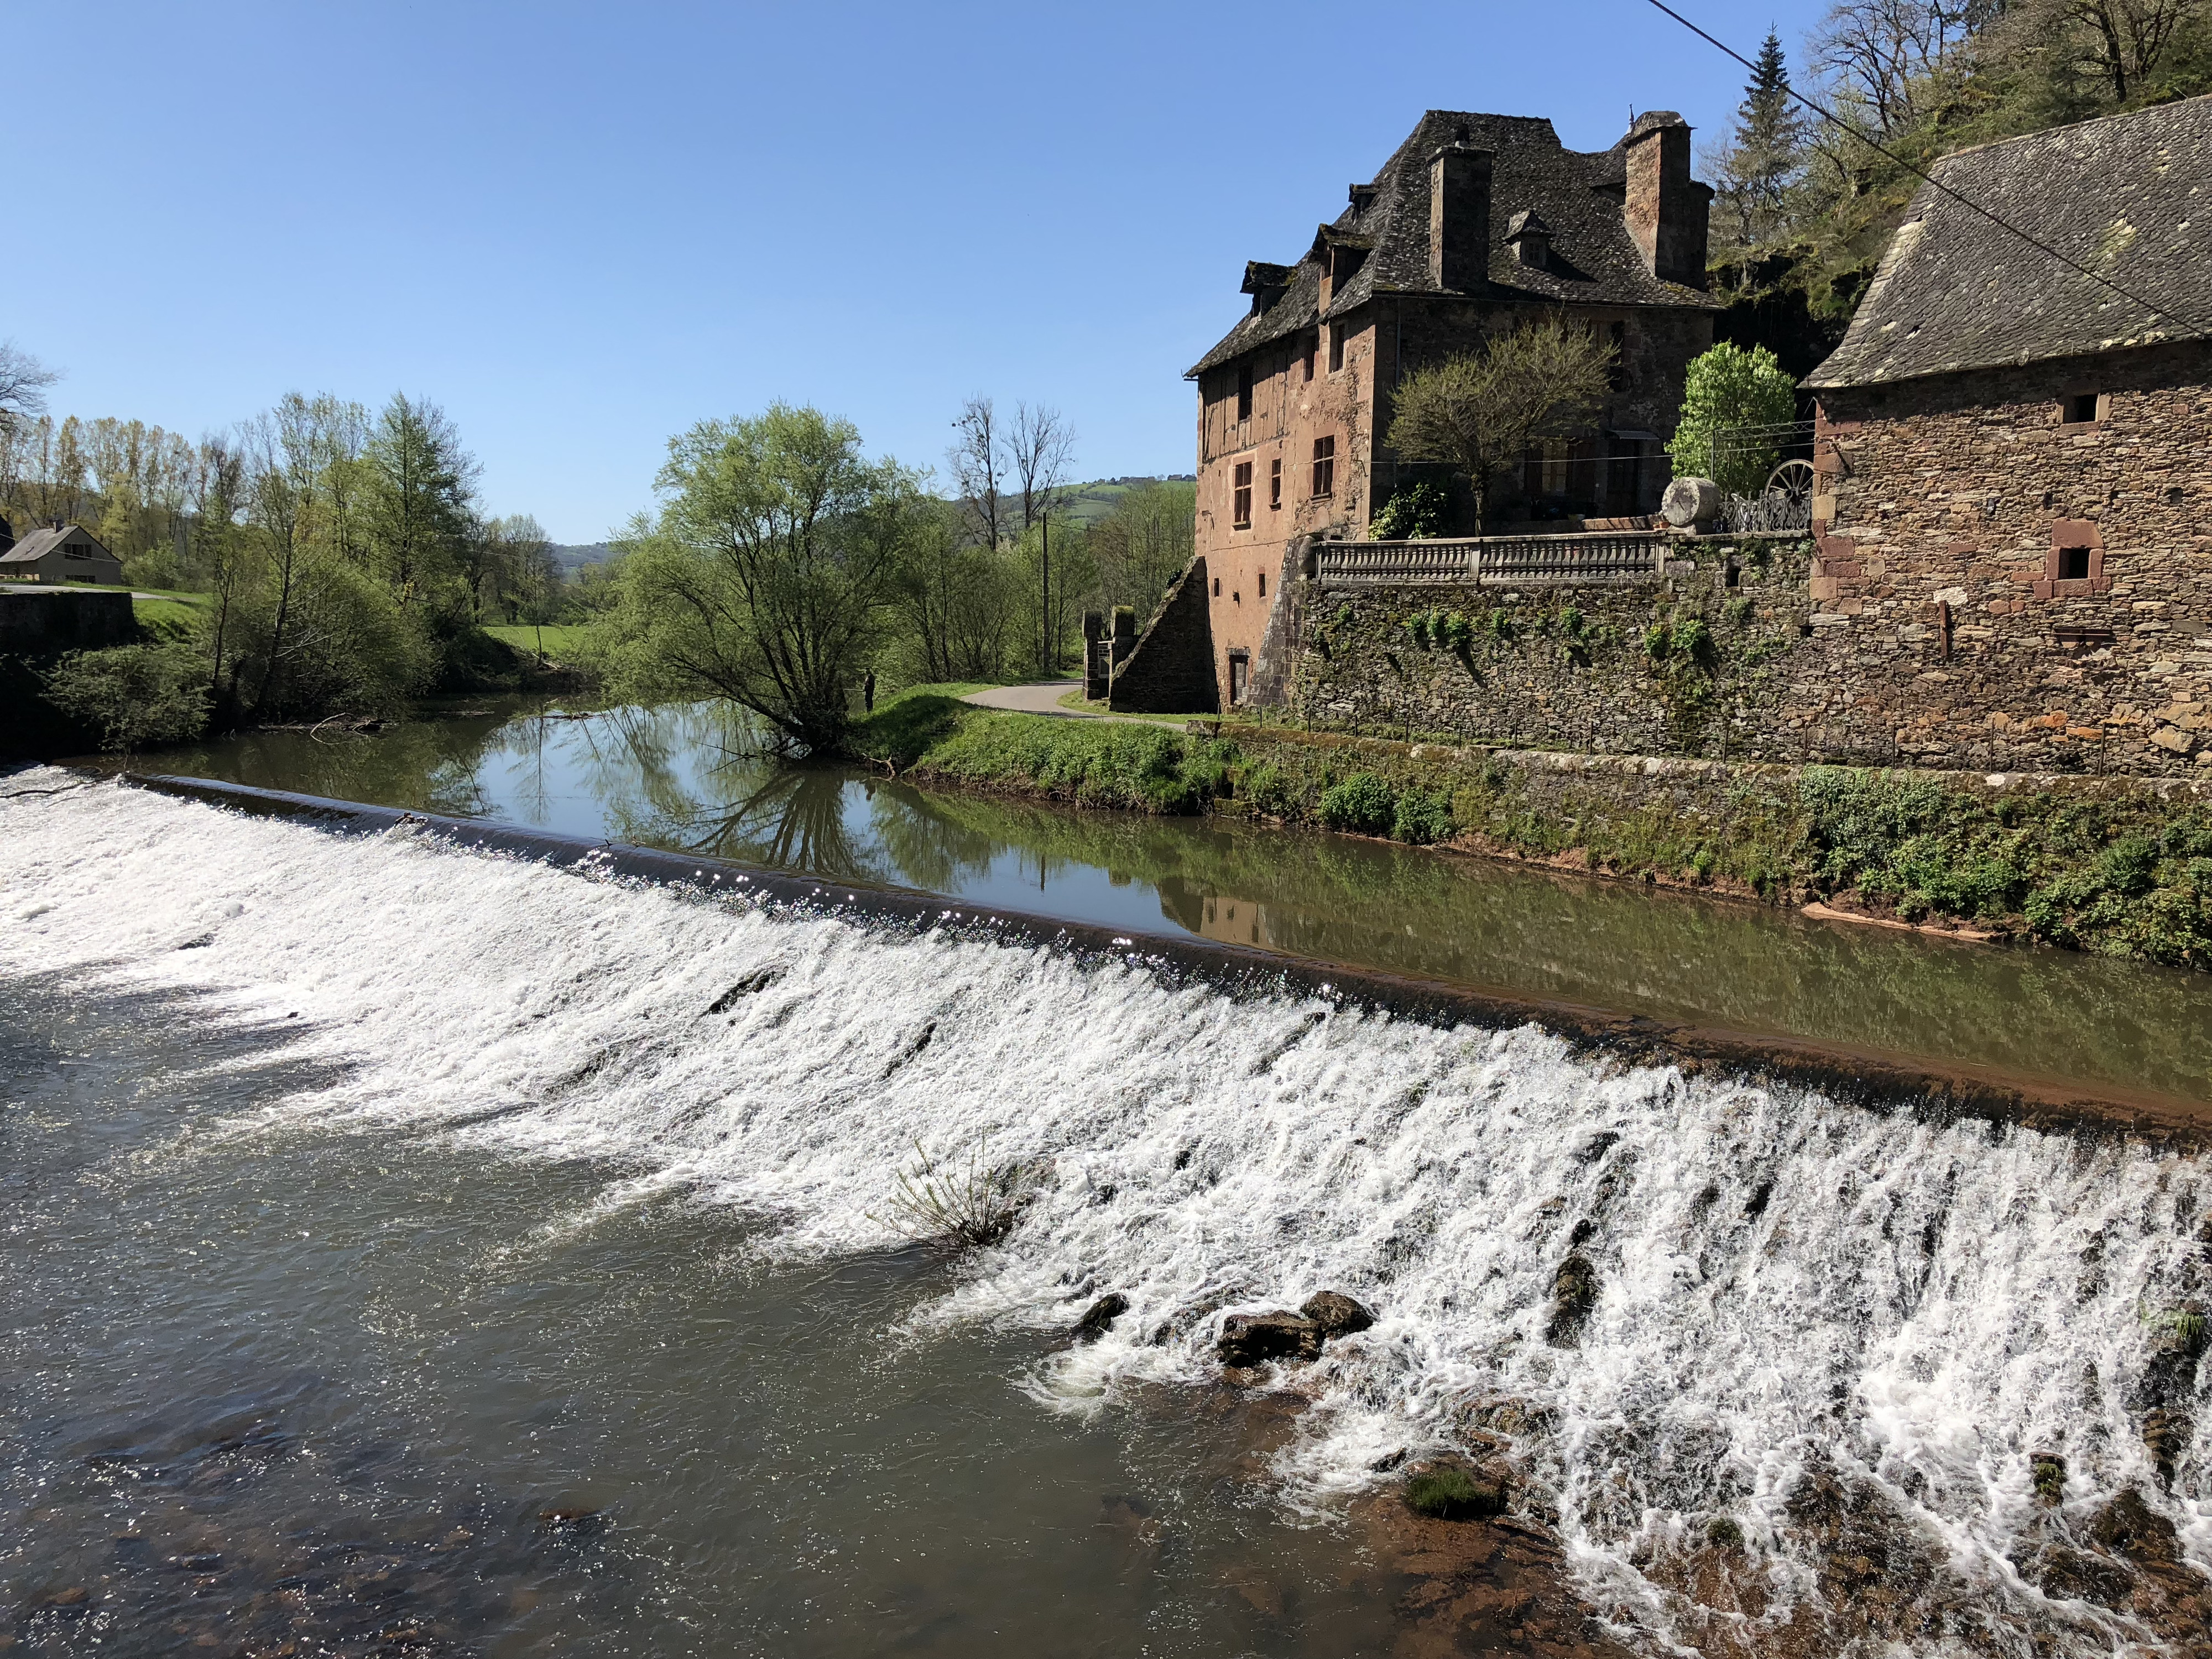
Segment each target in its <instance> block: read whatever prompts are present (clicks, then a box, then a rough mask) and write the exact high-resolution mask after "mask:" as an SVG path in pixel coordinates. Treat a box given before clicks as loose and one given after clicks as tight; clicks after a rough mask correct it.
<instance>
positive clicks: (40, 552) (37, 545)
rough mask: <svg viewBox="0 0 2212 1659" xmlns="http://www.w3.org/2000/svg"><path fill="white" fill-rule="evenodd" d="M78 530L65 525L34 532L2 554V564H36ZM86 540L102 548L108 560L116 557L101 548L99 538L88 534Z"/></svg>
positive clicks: (0, 555) (102, 547) (0, 558)
mask: <svg viewBox="0 0 2212 1659" xmlns="http://www.w3.org/2000/svg"><path fill="white" fill-rule="evenodd" d="M77 528H78V526H76V525H73V524H65V525H64V526H61V528H60V529H58V530H57V529H55V528H54V526H52V525H48V526H46V528H44V529H43V530H33V532H31V533H30V534H29V535H27V536H26V537H24V538H22V540H21V541H19V542H17V543H16V544H15V546H13V547H11V548H9V550H7V551H6V552H4V553H0V564H34V563H36V562H38V561H39V560H40V559H42V558H44V557H45V556H46V555H47V554H49V553H51V552H52V551H53V550H54V549H55V548H57V547H58V546H59V545H60V544H62V543H63V542H64V541H65V540H67V539H68V538H69V536H70V532H73V531H75V530H76V529H77ZM86 539H87V540H88V541H90V542H91V543H92V544H93V545H94V547H98V548H100V552H101V554H102V555H103V556H106V557H108V558H112V557H114V555H113V554H112V553H109V552H108V551H107V549H106V547H104V546H101V544H100V538H98V537H97V536H92V535H89V534H88V535H87V537H86Z"/></svg>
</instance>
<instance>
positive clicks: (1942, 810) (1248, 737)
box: [853, 688, 2212, 969]
mask: <svg viewBox="0 0 2212 1659" xmlns="http://www.w3.org/2000/svg"><path fill="white" fill-rule="evenodd" d="M1225 732H1226V733H1227V735H1223V736H1218V737H1215V736H1206V735H1200V734H1195V733H1190V732H1176V731H1172V730H1170V729H1167V728H1164V727H1161V726H1150V725H1146V726H1139V725H1133V724H1118V723H1109V722H1105V721H1093V720H1062V719H1054V718H1050V717H1045V716H1036V715H1026V714H1005V713H1000V712H998V711H994V710H988V709H982V708H974V707H972V706H970V705H968V704H964V703H962V702H957V700H956V699H954V698H952V697H950V696H944V695H942V694H940V693H939V692H937V691H936V690H934V689H931V688H921V689H917V690H915V692H911V693H908V694H907V695H905V696H900V697H898V698H896V699H894V700H892V701H891V702H888V703H886V704H885V705H884V707H883V708H880V709H878V711H877V713H876V714H874V715H873V716H872V717H871V718H870V719H868V720H866V721H864V722H863V723H862V725H861V726H860V731H859V732H858V733H857V734H856V736H855V739H854V745H853V746H854V752H855V754H856V755H857V756H859V757H861V758H864V759H866V760H872V761H874V762H876V763H880V764H883V765H885V766H887V767H889V768H890V769H895V770H896V771H897V772H898V773H899V774H900V775H903V776H907V777H910V778H913V779H914V780H915V781H921V782H927V783H936V784H942V785H947V786H951V787H965V788H975V789H983V790H988V791H991V792H994V793H1004V794H1017V795H1031V796H1039V797H1043V798H1047V799H1054V800H1064V801H1072V802H1074V803H1076V804H1078V805H1091V806H1107V807H1118V808H1122V809H1127V810H1131V811H1147V812H1165V813H1199V812H1208V811H1212V812H1235V813H1245V814H1257V815H1261V816H1263V817H1271V818H1276V819H1280V820H1283V821H1285V822H1287V823H1308V824H1314V825H1317V826H1320V827H1322V828H1325V829H1339V830H1343V831H1346V832H1349V833H1354V834H1364V835H1373V836H1387V837H1389V838H1391V839H1394V840H1398V841H1402V842H1413V843H1443V844H1447V845H1449V846H1452V847H1455V848H1462V849H1464V850H1467V851H1470V852H1478V853H1484V854H1492V855H1496V856H1503V857H1509V858H1515V859H1522V860H1533V861H1537V862H1541V863H1545V864H1549V865H1553V866H1559V867H1565V868H1572V869H1577V870H1589V871H1593V872H1598V873H1601V874H1607V875H1613V876H1621V877H1627V878H1638V879H1643V880H1646V881H1650V882H1654V883H1663V884H1668V885H1680V886H1686V887H1699V888H1705V889H1709V890H1717V891H1721V892H1728V893H1735V894H1738V895H1741V896H1756V897H1759V898H1761V899H1764V900H1766V901H1768V902H1776V903H1784V902H1793V903H1794V902H1807V901H1810V900H1815V899H1818V900H1821V901H1824V902H1830V903H1833V904H1838V905H1840V906H1843V907H1845V908H1852V909H1858V910H1863V911H1866V912H1868V913H1869V914H1872V915H1878V916H1883V917H1892V918H1895V919H1898V920H1901V921H1911V922H1918V923H1935V924H1939V925H1941V924H1956V925H1961V926H1971V927H1976V928H1983V929H1989V930H1991V931H1995V932H1998V933H2015V934H2022V935H2026V936H2028V937H2032V938H2035V939H2042V940H2045V941H2047V942H2049V943H2051V944H2054V945H2064V946H2068V947H2071V948H2075V949H2081V950H2087V951H2099V952H2102V953H2104V954H2107V955H2112V956H2122V957H2141V958H2144V959H2147V960H2149V961H2153V962H2159V963H2167V964H2169V965H2172V966H2179V967H2191V968H2197V969H2212V800H2208V799H2207V796H2206V793H2205V792H2204V791H2203V790H2202V789H2197V790H2191V788H2189V787H2187V786H2180V787H2166V788H2164V789H2163V790H2161V789H2160V787H2156V786H2152V785H2148V784H2142V783H2137V782H2135V781H2128V780H2118V779H2065V780H2057V781H2053V780H2045V779H2025V778H2023V779H2008V780H2006V781H2004V782H2003V783H2002V784H1999V785H1992V784H1990V782H1989V781H1987V780H1984V779H1979V778H1974V777H1971V776H1962V775H1955V774H1942V773H1926V772H1904V771H1887V772H1881V771H1869V770H1862V769H1853V768H1846V767H1804V768H1796V767H1783V766H1727V765H1723V764H1720V763H1709V762H1643V761H1638V760H1634V759H1628V758H1620V759H1613V758H1594V757H1553V756H1536V755H1529V754H1525V753H1514V752H1508V751H1494V752H1493V751H1486V750H1476V749H1458V748H1452V747H1448V746H1444V745H1439V744H1401V743H1394V742H1389V741H1386V740H1383V739H1380V738H1349V737H1344V736H1340V735H1335V734H1326V733H1318V732H1296V731H1285V730H1281V729H1270V728H1259V727H1249V726H1234V727H1228V728H1225Z"/></svg>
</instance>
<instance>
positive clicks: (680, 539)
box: [597, 404, 924, 754]
mask: <svg viewBox="0 0 2212 1659" xmlns="http://www.w3.org/2000/svg"><path fill="white" fill-rule="evenodd" d="M656 487H657V489H659V492H660V494H661V496H662V503H661V507H660V510H659V513H657V514H650V515H647V516H646V517H644V518H642V519H641V520H640V521H639V522H638V523H637V524H636V525H635V526H634V527H633V532H632V534H631V535H630V537H629V538H627V544H626V546H625V548H624V551H625V554H626V556H625V557H624V559H623V565H622V574H621V575H620V577H619V579H618V580H619V581H620V584H621V588H620V593H619V597H618V599H617V603H616V605H615V606H614V608H613V609H612V610H611V611H610V612H609V613H608V614H607V616H606V617H605V618H604V619H603V620H602V622H601V623H599V624H597V627H598V629H599V654H600V655H601V656H602V658H603V659H604V660H605V665H606V668H607V671H608V673H609V678H610V679H611V683H612V684H613V686H614V688H615V690H617V692H618V693H619V694H621V695H625V696H636V697H640V698H643V699H647V700H658V699H664V698H675V697H708V696H719V697H725V698H727V699H728V700H729V701H730V702H734V703H737V704H738V705H739V706H741V707H743V708H748V709H750V710H751V711H752V713H753V714H757V716H759V717H760V719H761V720H763V721H764V722H766V724H767V726H769V730H770V732H772V733H773V734H774V741H775V745H776V746H777V747H780V748H782V749H785V750H795V751H804V752H806V753H811V754H824V753H831V752H834V751H835V750H836V749H837V748H838V747H839V745H840V744H842V741H843V739H844V738H845V735H846V733H847V732H848V729H849V727H850V725H851V720H852V702H853V693H854V690H855V689H856V688H857V687H858V686H859V685H860V681H861V679H862V678H863V677H864V676H865V675H866V673H867V671H868V670H869V667H870V665H872V662H873V660H874V659H875V656H876V653H877V652H878V649H879V648H880V647H881V646H882V644H883V640H884V629H885V627H886V624H887V621H888V609H889V606H890V601H891V599H892V590H893V583H894V581H895V580H896V576H897V574H898V572H899V569H900V565H901V561H902V556H903V555H904V552H905V550H906V547H907V544H908V541H909V540H910V538H912V537H913V535H914V534H915V530H916V526H917V523H918V521H919V518H920V515H921V512H922V511H923V510H924V504H923V501H922V497H921V485H920V481H919V480H918V479H917V478H916V477H915V475H914V474H913V473H911V472H909V471H907V470H906V469H905V468H903V467H901V466H899V465H897V464H896V462H893V461H888V460H886V461H880V462H871V461H869V460H867V459H866V458H865V457H863V455H862V454H861V453H860V431H859V429H858V428H855V427H854V425H853V423H852V422H850V421H842V420H833V419H831V418H830V417H829V416H825V415H823V413H822V412H821V411H820V410H814V409H805V408H799V409H795V408H793V407H791V406H790V405H789V404H773V405H771V406H770V407H769V410H767V412H766V413H764V414H761V415H757V416H750V417H747V418H744V419H736V420H728V421H704V422H701V423H700V424H699V425H697V426H695V427H693V428H691V429H690V431H689V432H686V433H684V434H683V435H681V436H679V437H676V438H671V440H670V441H669V444H668V461H667V464H666V465H664V466H663V467H662V468H661V469H660V474H659V479H658V480H657V483H656Z"/></svg>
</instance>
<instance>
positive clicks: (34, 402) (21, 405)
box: [0, 340, 61, 416]
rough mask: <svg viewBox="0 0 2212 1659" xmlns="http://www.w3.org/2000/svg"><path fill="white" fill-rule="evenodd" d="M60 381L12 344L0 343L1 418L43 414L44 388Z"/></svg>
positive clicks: (3, 341)
mask: <svg viewBox="0 0 2212 1659" xmlns="http://www.w3.org/2000/svg"><path fill="white" fill-rule="evenodd" d="M60 379H61V376H60V375H59V374H56V373H55V372H54V371H53V370H52V369H51V368H47V367H46V365H45V364H44V363H42V362H40V361H39V360H38V359H37V358H36V357H33V356H31V354H30V353H29V352H27V351H25V350H23V349H21V347H19V346H18V345H16V343H15V342H14V341H13V340H0V416H4V415H43V414H45V413H46V388H47V387H48V386H52V384H53V383H54V382H55V381H56V380H60Z"/></svg>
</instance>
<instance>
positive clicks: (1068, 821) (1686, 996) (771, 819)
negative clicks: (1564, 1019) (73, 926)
mask: <svg viewBox="0 0 2212 1659" xmlns="http://www.w3.org/2000/svg"><path fill="white" fill-rule="evenodd" d="M142 764H144V763H142ZM149 769H158V770H162V771H169V772H176V773H181V774H186V775H195V776H203V777H213V778H221V779H225V780H228V781H234V782H239V783H246V784H252V785H256V786H258V787H265V788H275V789H289V790H297V791H301V792H303V793H309V794H317V795H326V796H332V797H336V798H338V799H349V800H362V801H369V802H374V803H376V804H379V805H392V806H404V807H411V808H415V809H417V810H422V811H438V812H446V813H453V814H456V815H460V816H467V817H491V818H498V819H502V820H507V821H510V822H514V823H525V824H530V825H534V826H538V827H540V828H544V829H552V830H556V831H559V832H562V833H564V834H568V835H577V836H605V837H608V838H611V839H614V840H618V841H628V842H638V843H641V844H644V845H649V846H655V847H663V848H673V849H678V850H682V851H685V852H692V853H697V854H702V855H706V856H711V857H714V858H720V859H728V860H735V861H738V862H740V863H744V864H751V865H757V866H772V867H775V868H778V869H784V870H792V871H797V872H805V873H809V874H815V875H820V876H823V877H826V878H830V879H832V880H836V881H841V882H853V883H865V884H880V885H893V886H902V887H910V888H919V889H922V890H927V891H930V892H935V893H942V894H945V895H946V896H949V897H954V898H957V899H960V900H963V901H966V902H971V903H976V904H991V905H996V906H1001V907H1005V908H1016V909H1025V910H1030V911H1034V912H1040V913H1044V914H1048V915H1054V916H1057V917H1060V918H1064V919H1066V920H1069V921H1081V922H1088V923H1094V924H1097V925H1102V926H1105V927H1115V928H1119V929H1123V930H1127V931H1144V932H1152V933H1160V932H1170V933H1187V934H1193V935H1197V936H1200V937H1203V938H1206V939H1217V940H1221V941H1225V942H1228V943H1234V944H1237V945H1246V946H1257V947H1258V948H1260V949H1262V950H1266V951H1280V952H1285V953H1289V954H1294V955H1297V956H1303V957H1318V958H1322V959H1324V960H1328V961H1332V962H1340V963H1348V964H1352V965H1357V966H1360V967H1368V968H1375V969H1383V970H1385V971H1389V972H1394V973H1401V974H1407V975H1416V976H1420V977H1425V978H1432V979H1440V980H1447V981H1454V982H1456V983H1460V984H1465V985H1470V986H1474V987H1481V988H1485V989H1489V990H1495V991H1502V992H1504V993H1507V994H1512V995H1516V996H1522V997H1531V998H1541V999H1547V1000H1563V1001H1571V1002H1577V1003H1582V1004H1586V1005H1589V1006H1595V1007H1601V1008H1607V1009H1614V1010H1620V1011H1624V1012H1633V1013H1640V1014H1646V1015H1650V1016H1654V1017H1656V1018H1667V1019H1674V1020H1680V1021H1684V1022H1686V1023H1689V1024H1696V1025H1699V1026H1703V1027H1708V1028H1717V1029H1720V1030H1729V1031H1735V1032H1741V1033H1747V1034H1751V1035H1754V1036H1759V1035H1764V1036H1782V1037H1789V1038H1793V1039H1797V1040H1801V1041H1809V1042H1824V1043H1833V1044H1838V1045H1844V1046H1848V1047H1850V1048H1857V1049H1862V1050H1869V1051H1876V1052H1881V1053H1885V1054H1896V1055H1902V1056H1909V1057H1912V1058H1916V1059H1921V1060H1936V1061H1941V1062H1943V1063H1946V1064H1949V1065H1955V1066H1966V1067H1970V1068H1975V1069H1978V1070H1981V1071H1984V1072H1986V1073H1990V1074H1992V1075H1998V1076H2008V1077H2015V1078H2024V1079H2042V1080H2057V1081H2063V1082H2067V1083H2071V1084H2074V1085H2079V1086H2084V1087H2093V1088H2095V1089H2097V1090H2099V1091H2105V1092H2112V1091H2128V1092H2132V1093H2139V1094H2148V1095H2156V1096H2163V1097H2170V1098H2179V1099H2184V1100H2190V1101H2197V1102H2203V1101H2208V1100H2212V981H2207V980H2206V979H2205V978H2204V976H2203V975H2191V974H2186V973H2182V972H2179V971H2174V970H2170V969H2158V968H2153V967H2148V966H2145V965H2142V964H2140V963H2122V962H2112V961H2106V960H2103V959H2100V958H2096V957H2081V956H2075V955H2070V954H2062V953H2058V952H2054V951H2035V950H2027V949H2018V950H1996V949H1990V948H1985V947H1977V946H1972V945H1960V944H1956V943H1952V942H1949V941H1945V940H1942V939H1929V938H1927V937H1924V936H1920V935H1915V934H1909V933H1893V932H1888V931H1885V930H1881V929H1875V928H1869V927H1852V926H1849V925H1845V924H1838V923H1832V922H1819V921H1810V920H1808V919H1806V918H1803V917H1801V916H1799V915H1796V914H1795V913H1792V912H1788V911H1783V910H1776V909H1770V908H1762V907H1758V906H1753V905H1746V904H1734V903H1727V902H1714V901H1708V900H1705V899H1700V898H1697V897H1695V896H1688V895H1681V894H1674V893H1666V892H1657V891H1654V890H1646V889H1641V888H1637V887H1632V886H1629V885H1626V884H1620V883H1613V882H1605V881H1598V880H1591V879H1587V878H1574V877H1569V876H1563V875H1557V874H1553V873H1548V872H1536V871H1531V870H1527V869H1523V868H1519V867H1516V866H1510V865H1503V864H1496V863H1492V862H1489V861H1486V860H1473V859H1464V858H1456V857H1452V856H1449V855H1443V854H1435V853H1431V852H1423V851H1416V850H1413V849H1410V848H1399V847H1394V846H1390V845H1387V844H1383V843H1378V842H1365V841H1360V840H1355V839H1352V838H1349V837H1345V836H1328V835H1322V834H1317V833H1308V832H1303V831H1291V830H1281V829H1266V828H1258V827H1253V826H1249V825H1244V824H1241V823H1236V822H1234V821H1232V820H1224V819H1215V818H1209V819H1196V820H1191V819H1162V818H1151V817H1141V816H1137V815H1133V814H1121V813H1107V812H1091V811H1085V812H1078V811H1073V810H1068V809H1063V808H1059V807H1055V806H1053V805H1048V804H1039V803H1032V802H1024V801H1011V800H1002V799H993V798H985V797H977V796H970V795H961V794H951V793H939V792H934V791H926V790H921V789H917V788H915V787H911V786H910V785H908V784H905V783H902V782H897V781H892V780H889V779H885V778H881V777H875V776H871V775H866V774H865V773H862V772H860V771H857V770H854V769H839V768H826V767H825V768H808V769H785V768H777V767H775V766H773V765H770V764H769V763H765V762H763V761H762V760H760V759H759V758H757V757H756V756H755V755H754V754H753V753H752V752H751V750H750V744H749V742H748V737H747V732H746V730H745V728H744V726H743V725H742V723H741V722H739V721H738V720H735V719H733V718H732V717H731V716H730V715H729V714H726V712H725V711H722V710H720V709H717V708H712V707H709V706H707V705H691V706H688V707H678V708H661V709H652V710H647V709H640V708H615V709H605V710H598V711H592V710H580V709H568V708H560V707H556V706H537V705H531V706H522V705H516V704H512V703H510V704H502V705H501V706H499V707H498V708H492V709H489V710H476V711H465V712H462V713H457V714H449V715H447V716H446V717H444V718H442V719H435V720H421V721H416V722H410V723H406V724H403V725H400V726H395V727H392V728H391V729H389V730H387V731H386V732H383V733H380V734H379V735H376V736H374V737H356V736H352V735H344V736H334V735H332V734H331V733H327V732H325V733H323V734H320V735H319V736H311V735H309V734H307V733H305V732H258V733H252V734H247V735H245V736H240V737H237V738H230V739H228V740H226V741H224V742H222V743H220V744H213V745H210V746H207V747H204V748H201V749H197V750H185V751H177V752H174V753H171V754H167V755H163V756H161V757H158V759H157V760H156V761H155V763H153V764H152V765H151V766H149Z"/></svg>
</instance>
